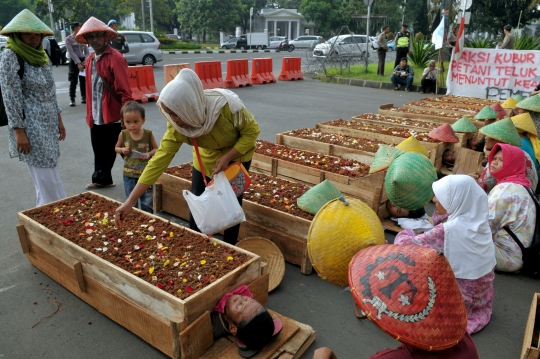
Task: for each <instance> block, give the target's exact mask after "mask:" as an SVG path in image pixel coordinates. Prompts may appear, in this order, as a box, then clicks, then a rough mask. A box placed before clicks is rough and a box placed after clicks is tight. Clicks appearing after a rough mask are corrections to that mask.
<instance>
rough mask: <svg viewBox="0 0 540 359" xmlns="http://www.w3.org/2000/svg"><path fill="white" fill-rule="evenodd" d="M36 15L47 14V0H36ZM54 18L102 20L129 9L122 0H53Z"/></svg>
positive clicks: (104, 20)
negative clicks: (91, 17) (92, 18)
mask: <svg viewBox="0 0 540 359" xmlns="http://www.w3.org/2000/svg"><path fill="white" fill-rule="evenodd" d="M34 4H35V6H36V13H37V14H36V15H38V16H39V17H45V16H47V15H48V7H47V0H36V1H35V3H34ZM53 5H54V20H59V19H65V20H66V21H68V22H69V21H81V22H85V21H86V20H88V18H90V16H93V17H95V18H98V19H99V20H101V21H103V22H105V23H106V22H107V21H109V19H112V18H114V17H118V15H127V14H129V13H130V12H131V11H130V9H129V8H128V7H127V6H126V3H125V2H124V0H107V1H105V0H54V1H53Z"/></svg>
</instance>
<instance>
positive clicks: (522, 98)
mask: <svg viewBox="0 0 540 359" xmlns="http://www.w3.org/2000/svg"><path fill="white" fill-rule="evenodd" d="M512 98H513V99H514V100H516V102H517V103H519V102H521V101H523V100H525V97H523V96H521V95H516V96H514V97H512Z"/></svg>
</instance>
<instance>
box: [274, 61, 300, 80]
mask: <svg viewBox="0 0 540 359" xmlns="http://www.w3.org/2000/svg"><path fill="white" fill-rule="evenodd" d="M278 79H279V80H280V81H291V80H303V79H304V75H302V58H301V57H284V58H283V61H282V63H281V73H280V74H279V78H278Z"/></svg>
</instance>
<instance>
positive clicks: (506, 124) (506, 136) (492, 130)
mask: <svg viewBox="0 0 540 359" xmlns="http://www.w3.org/2000/svg"><path fill="white" fill-rule="evenodd" d="M480 133H483V134H484V135H486V136H489V137H491V138H494V139H496V140H499V141H501V142H504V143H507V144H509V145H512V146H518V147H521V138H520V137H519V133H518V131H517V129H516V126H514V123H513V122H512V120H510V119H509V118H505V119H502V120H500V121H496V122H493V123H492V124H489V125H487V126H484V127H482V128H481V129H480Z"/></svg>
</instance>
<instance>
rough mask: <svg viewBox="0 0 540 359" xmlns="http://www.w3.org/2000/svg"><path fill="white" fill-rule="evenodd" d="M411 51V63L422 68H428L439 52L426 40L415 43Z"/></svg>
mask: <svg viewBox="0 0 540 359" xmlns="http://www.w3.org/2000/svg"><path fill="white" fill-rule="evenodd" d="M411 50H412V53H411V54H409V62H410V63H411V64H412V65H414V66H416V67H420V68H424V67H427V64H428V62H429V60H431V58H432V57H433V56H435V55H437V53H438V52H439V50H435V46H434V45H433V44H432V43H429V44H428V43H427V42H426V41H424V40H420V41H415V42H413V43H412V49H411Z"/></svg>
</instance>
